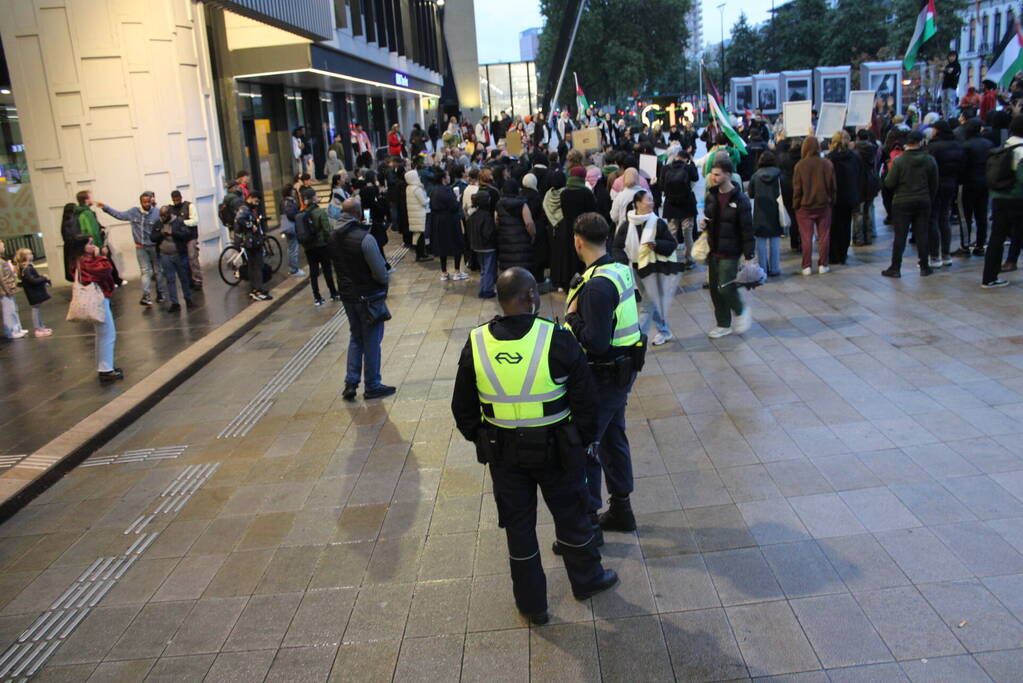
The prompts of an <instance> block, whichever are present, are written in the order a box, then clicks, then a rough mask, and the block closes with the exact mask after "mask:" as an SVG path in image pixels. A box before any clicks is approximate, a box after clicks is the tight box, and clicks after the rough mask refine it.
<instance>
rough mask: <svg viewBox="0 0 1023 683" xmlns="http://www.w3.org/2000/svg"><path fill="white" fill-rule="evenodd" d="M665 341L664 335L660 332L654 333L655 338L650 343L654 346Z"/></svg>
mask: <svg viewBox="0 0 1023 683" xmlns="http://www.w3.org/2000/svg"><path fill="white" fill-rule="evenodd" d="M664 342H665V339H664V335H663V334H661V333H660V332H658V333H657V334H655V335H654V338H653V339H651V340H650V343H651V344H653V345H654V346H660V345H661V344H663V343H664Z"/></svg>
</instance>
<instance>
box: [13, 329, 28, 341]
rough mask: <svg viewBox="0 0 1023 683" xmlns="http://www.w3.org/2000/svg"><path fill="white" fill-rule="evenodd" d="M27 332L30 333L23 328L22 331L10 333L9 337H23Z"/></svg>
mask: <svg viewBox="0 0 1023 683" xmlns="http://www.w3.org/2000/svg"><path fill="white" fill-rule="evenodd" d="M27 334H28V330H21V331H20V332H15V333H14V334H12V335H10V336H9V337H8V339H21V338H22V337H24V336H26V335H27Z"/></svg>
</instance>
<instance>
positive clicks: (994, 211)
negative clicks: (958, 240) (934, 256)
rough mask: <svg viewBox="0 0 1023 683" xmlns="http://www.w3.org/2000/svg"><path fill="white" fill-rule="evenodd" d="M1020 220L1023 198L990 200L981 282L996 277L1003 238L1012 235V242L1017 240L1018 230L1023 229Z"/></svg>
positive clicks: (987, 281) (999, 265) (1000, 258)
mask: <svg viewBox="0 0 1023 683" xmlns="http://www.w3.org/2000/svg"><path fill="white" fill-rule="evenodd" d="M1020 221H1023V200H1021V199H995V200H993V201H992V202H991V240H990V241H989V242H988V245H987V251H986V252H985V253H984V276H983V278H982V280H981V282H982V283H984V284H987V283H989V282H994V281H995V280H997V279H998V273H999V272H1000V270H1001V267H1002V250H1003V245H1004V244H1005V238H1006V237H1009V236H1012V237H1013V238H1014V239H1013V242H1014V243H1015V242H1018V241H1019V236H1020V232H1021V231H1023V225H1021V224H1020ZM1010 251H1011V248H1010Z"/></svg>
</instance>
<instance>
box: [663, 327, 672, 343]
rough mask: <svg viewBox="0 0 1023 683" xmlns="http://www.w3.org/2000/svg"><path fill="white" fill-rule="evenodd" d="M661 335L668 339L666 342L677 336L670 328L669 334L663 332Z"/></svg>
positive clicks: (665, 339)
mask: <svg viewBox="0 0 1023 683" xmlns="http://www.w3.org/2000/svg"><path fill="white" fill-rule="evenodd" d="M661 336H662V337H664V341H666V342H669V341H671V340H672V339H674V338H675V335H674V334H672V333H671V330H668V333H667V334H663V335H661Z"/></svg>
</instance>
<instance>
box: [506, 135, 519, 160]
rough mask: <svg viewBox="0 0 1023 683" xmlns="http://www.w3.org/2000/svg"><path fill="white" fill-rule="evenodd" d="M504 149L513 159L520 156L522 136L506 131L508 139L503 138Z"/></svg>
mask: <svg viewBox="0 0 1023 683" xmlns="http://www.w3.org/2000/svg"><path fill="white" fill-rule="evenodd" d="M505 149H507V150H508V154H510V155H512V156H513V157H519V156H522V136H521V135H519V133H518V131H515V130H511V131H508V137H506V138H505Z"/></svg>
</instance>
